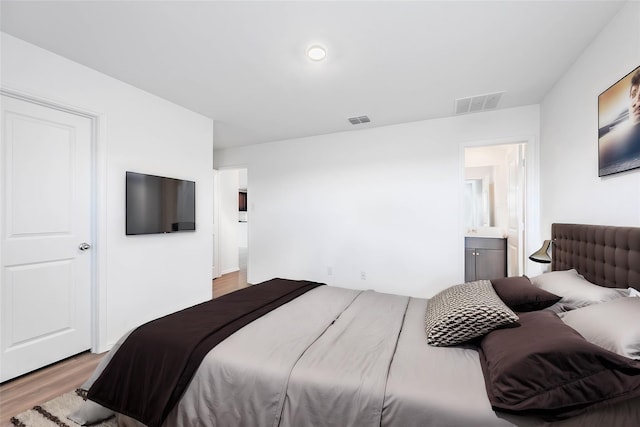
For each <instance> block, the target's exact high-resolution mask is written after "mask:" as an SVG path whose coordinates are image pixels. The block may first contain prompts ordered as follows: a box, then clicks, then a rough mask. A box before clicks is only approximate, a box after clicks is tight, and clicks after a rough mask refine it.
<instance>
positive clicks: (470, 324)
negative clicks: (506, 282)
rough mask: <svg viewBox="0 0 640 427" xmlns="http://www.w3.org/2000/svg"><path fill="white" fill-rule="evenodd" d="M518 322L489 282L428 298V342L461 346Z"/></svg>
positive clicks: (454, 288)
mask: <svg viewBox="0 0 640 427" xmlns="http://www.w3.org/2000/svg"><path fill="white" fill-rule="evenodd" d="M517 321H518V316H517V315H516V314H515V313H514V312H513V311H511V310H510V309H509V307H507V306H506V305H505V303H504V302H502V300H501V299H500V297H499V296H498V294H496V292H495V291H494V289H493V286H492V285H491V282H490V281H489V280H478V281H476V282H468V283H464V284H462V285H456V286H452V287H450V288H447V289H445V290H443V291H441V292H439V293H438V294H436V295H435V296H433V298H431V299H429V301H428V302H427V309H426V313H425V330H426V332H427V343H428V344H430V345H433V346H447V345H454V344H460V343H463V342H465V341H469V340H471V339H473V338H477V337H479V336H482V335H484V334H486V333H487V332H489V331H492V330H494V329H496V328H499V327H502V326H507V325H510V324H512V323H515V322H517Z"/></svg>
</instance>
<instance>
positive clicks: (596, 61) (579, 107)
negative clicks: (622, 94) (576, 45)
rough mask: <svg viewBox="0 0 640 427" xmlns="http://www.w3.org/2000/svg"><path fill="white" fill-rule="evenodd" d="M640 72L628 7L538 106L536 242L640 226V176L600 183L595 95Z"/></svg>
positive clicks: (636, 6)
mask: <svg viewBox="0 0 640 427" xmlns="http://www.w3.org/2000/svg"><path fill="white" fill-rule="evenodd" d="M639 65H640V3H639V2H628V3H627V4H626V5H625V6H624V7H623V9H622V10H621V11H620V13H619V14H618V15H617V16H616V17H615V18H614V19H613V20H612V21H611V22H610V23H609V24H608V25H607V26H606V27H605V29H604V30H603V31H602V32H601V33H600V34H599V36H598V37H597V38H596V39H595V40H594V41H593V42H592V43H591V45H590V46H589V47H588V48H587V49H586V50H585V51H584V52H583V54H582V55H581V56H580V58H579V59H578V60H577V61H576V62H575V63H574V64H573V66H572V67H571V68H570V69H569V70H568V71H567V73H566V74H565V75H564V76H563V78H562V79H561V80H560V81H559V82H558V83H557V84H556V85H555V87H554V88H553V89H552V90H551V91H550V92H549V93H548V94H547V95H546V97H545V98H544V100H543V102H542V104H541V146H540V156H541V157H540V192H541V210H542V216H541V228H540V230H541V234H542V235H541V239H543V238H549V237H550V236H551V224H552V223H553V222H570V223H587V224H608V225H631V226H637V225H640V170H634V171H629V172H625V173H620V174H616V175H610V176H607V177H603V178H599V177H598V95H599V94H600V93H601V92H603V91H604V90H605V89H607V88H608V87H609V86H611V85H612V84H613V83H615V82H616V81H617V80H618V79H620V78H621V77H623V76H624V75H625V74H627V73H629V72H630V71H631V70H633V69H634V68H636V67H638V66H639Z"/></svg>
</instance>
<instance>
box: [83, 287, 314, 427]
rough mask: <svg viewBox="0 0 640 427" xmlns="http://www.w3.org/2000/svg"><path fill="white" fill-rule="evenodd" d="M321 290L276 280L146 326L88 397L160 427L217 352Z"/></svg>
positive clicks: (119, 353) (130, 338)
mask: <svg viewBox="0 0 640 427" xmlns="http://www.w3.org/2000/svg"><path fill="white" fill-rule="evenodd" d="M320 285H322V284H321V283H316V282H308V281H294V280H286V279H272V280H269V281H267V282H264V283H262V284H259V285H254V286H250V287H248V288H245V289H242V290H239V291H236V292H233V293H230V294H227V295H225V296H223V297H221V298H217V299H215V300H211V301H207V302H205V303H202V304H198V305H195V306H193V307H190V308H187V309H184V310H182V311H178V312H176V313H173V314H170V315H168V316H165V317H162V318H160V319H156V320H153V321H151V322H149V323H147V324H144V325H142V326H140V327H139V328H137V329H136V330H134V331H133V332H132V333H131V334H130V335H129V336H128V337H127V339H126V340H125V341H124V342H123V343H122V345H121V347H120V348H119V349H118V351H117V352H116V353H115V354H114V355H113V358H112V359H111V361H110V362H109V364H108V365H107V366H106V368H105V369H104V371H103V372H102V374H101V375H100V376H99V377H98V379H97V380H96V381H95V383H94V384H93V386H92V387H91V388H90V389H89V393H88V398H89V399H91V400H93V401H95V402H97V403H99V404H101V405H103V406H105V407H107V408H109V409H112V410H114V411H116V412H119V413H121V414H125V415H128V416H130V417H132V418H135V419H137V420H138V421H140V422H142V423H144V424H146V425H147V426H149V427H159V426H160V425H161V424H162V422H163V421H164V420H165V418H166V417H167V415H168V414H169V412H170V411H171V409H172V408H173V407H174V406H175V404H176V403H177V402H178V400H179V399H180V397H181V396H182V394H183V393H184V391H185V389H186V387H187V386H188V385H189V382H190V381H191V378H192V377H193V375H194V373H195V372H196V370H197V369H198V367H199V366H200V363H201V362H202V360H203V358H204V357H205V356H206V355H207V353H208V352H209V351H210V350H211V349H212V348H213V347H215V346H216V345H217V344H218V343H220V342H222V341H223V340H224V339H225V338H227V337H229V336H230V335H231V334H233V333H234V332H235V331H237V330H238V329H240V328H242V327H244V326H246V325H247V324H249V323H251V322H252V321H254V320H256V319H258V318H259V317H261V316H263V315H264V314H266V313H268V312H270V311H272V310H274V309H276V308H278V307H280V306H281V305H283V304H286V303H287V302H289V301H291V300H293V299H294V298H296V297H298V296H300V295H302V294H304V293H306V292H308V291H310V290H311V289H314V288H315V287H317V286H320Z"/></svg>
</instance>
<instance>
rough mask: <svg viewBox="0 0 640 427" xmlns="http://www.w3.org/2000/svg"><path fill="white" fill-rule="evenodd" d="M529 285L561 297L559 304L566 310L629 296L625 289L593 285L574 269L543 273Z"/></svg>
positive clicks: (532, 279)
mask: <svg viewBox="0 0 640 427" xmlns="http://www.w3.org/2000/svg"><path fill="white" fill-rule="evenodd" d="M531 283H533V284H534V285H536V286H538V287H540V288H542V289H544V290H545V291H548V292H551V293H554V294H556V295H559V296H561V297H562V299H561V300H560V301H559V303H561V304H562V305H563V306H564V307H565V308H568V309H576V308H580V307H586V306H588V305H591V304H597V303H601V302H605V301H611V300H614V299H617V298H622V297H625V296H628V295H629V291H628V290H627V289H616V288H607V287H603V286H598V285H594V284H593V283H591V282H589V281H587V280H586V279H585V278H584V277H583V276H581V275H579V274H578V272H577V271H576V270H575V269H572V270H565V271H552V272H549V273H544V274H541V275H539V276H536V277H533V278H531Z"/></svg>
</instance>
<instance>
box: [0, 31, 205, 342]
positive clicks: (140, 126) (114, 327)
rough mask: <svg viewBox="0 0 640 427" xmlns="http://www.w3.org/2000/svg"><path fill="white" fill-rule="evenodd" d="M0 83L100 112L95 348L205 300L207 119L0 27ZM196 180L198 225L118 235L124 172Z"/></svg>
mask: <svg viewBox="0 0 640 427" xmlns="http://www.w3.org/2000/svg"><path fill="white" fill-rule="evenodd" d="M1 43H2V70H1V71H2V86H3V87H4V88H9V89H13V90H17V91H20V92H23V93H28V94H31V95H34V96H37V97H40V98H46V99H48V100H51V101H54V102H57V103H61V104H64V105H67V106H71V107H76V108H79V109H82V110H86V111H90V112H94V113H97V114H99V115H100V124H101V129H100V135H101V138H100V140H99V145H98V147H97V157H96V165H97V170H98V173H97V188H98V194H96V200H97V204H98V205H97V208H98V212H97V215H98V224H97V226H96V231H97V233H98V234H97V236H96V240H95V241H94V242H92V243H93V248H94V250H95V252H94V253H95V256H96V258H97V282H98V283H97V286H98V288H97V292H98V295H99V301H98V304H97V308H98V309H99V316H98V322H99V324H98V328H97V329H98V331H99V334H98V337H97V343H96V346H97V350H98V351H103V350H105V349H106V348H107V347H108V346H110V345H112V344H113V343H114V342H115V340H117V339H118V338H119V337H120V335H121V334H123V333H124V332H126V331H127V330H129V329H130V328H132V327H134V326H137V325H139V324H140V323H142V322H145V321H148V320H150V319H153V318H156V317H159V316H161V315H164V314H167V313H170V312H173V311H176V310H178V309H181V308H184V307H187V306H190V305H193V304H195V303H198V302H201V301H204V300H207V299H210V298H211V259H212V248H213V244H212V233H213V228H212V218H213V198H212V196H211V195H212V192H213V188H212V186H213V167H212V162H213V160H212V156H213V153H212V151H213V149H212V142H213V123H212V121H211V120H210V119H208V118H205V117H203V116H201V115H198V114H196V113H193V112H191V111H188V110H186V109H184V108H182V107H179V106H177V105H175V104H172V103H170V102H168V101H166V100H163V99H161V98H158V97H156V96H153V95H150V94H149V93H146V92H143V91H141V90H139V89H136V88H134V87H132V86H130V85H127V84H124V83H122V82H120V81H118V80H115V79H113V78H111V77H108V76H106V75H104V74H101V73H98V72H96V71H94V70H92V69H89V68H87V67H84V66H82V65H79V64H77V63H75V62H72V61H69V60H67V59H65V58H62V57H60V56H57V55H54V54H52V53H50V52H48V51H45V50H43V49H40V48H38V47H36V46H34V45H31V44H28V43H25V42H23V41H21V40H19V39H16V38H14V37H12V36H9V35H7V34H4V33H3V34H1ZM127 170H132V171H137V172H143V173H151V174H156V175H163V176H170V177H175V178H182V179H189V180H192V181H196V223H197V231H195V232H185V233H175V234H167V235H147V236H125V171H127Z"/></svg>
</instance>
